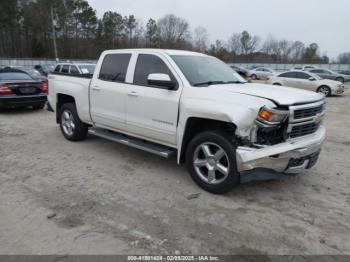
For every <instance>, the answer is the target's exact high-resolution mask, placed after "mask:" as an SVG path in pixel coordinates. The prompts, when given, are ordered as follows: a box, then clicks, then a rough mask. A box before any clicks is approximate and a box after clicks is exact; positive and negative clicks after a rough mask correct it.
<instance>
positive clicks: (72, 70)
mask: <svg viewBox="0 0 350 262" xmlns="http://www.w3.org/2000/svg"><path fill="white" fill-rule="evenodd" d="M95 67H96V65H95V64H78V63H59V64H57V65H56V67H55V69H54V72H55V73H60V74H65V75H92V74H93V73H94V71H95Z"/></svg>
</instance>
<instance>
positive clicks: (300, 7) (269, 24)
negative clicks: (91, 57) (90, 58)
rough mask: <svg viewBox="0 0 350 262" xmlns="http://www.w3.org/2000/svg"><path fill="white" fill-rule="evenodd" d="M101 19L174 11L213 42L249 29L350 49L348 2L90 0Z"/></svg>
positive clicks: (325, 48) (331, 50) (331, 52)
mask: <svg viewBox="0 0 350 262" xmlns="http://www.w3.org/2000/svg"><path fill="white" fill-rule="evenodd" d="M88 2H89V3H90V5H91V6H92V7H93V8H94V9H96V11H97V15H98V16H99V17H102V16H103V13H104V12H105V11H109V10H111V11H116V12H118V13H120V14H122V15H123V16H125V15H131V14H133V15H135V16H136V18H138V19H140V20H141V21H143V24H144V25H145V24H146V23H147V20H148V19H149V18H150V17H152V18H153V19H156V20H157V19H159V18H161V17H163V16H164V15H166V14H170V13H173V14H175V15H176V16H180V17H183V18H185V19H186V20H187V21H188V22H189V24H190V26H191V29H192V30H193V29H194V28H196V27H198V26H203V27H205V28H206V29H207V30H208V33H209V35H210V40H211V41H212V42H214V41H215V40H216V39H219V40H223V41H226V40H227V39H228V38H229V36H230V35H232V34H233V33H237V32H242V31H243V30H247V31H248V32H249V33H251V34H256V35H259V36H260V37H261V38H263V39H264V38H266V37H268V36H269V35H273V36H275V37H276V38H278V39H287V40H300V41H302V42H304V43H306V44H310V43H313V42H316V43H318V44H319V46H320V48H321V51H322V54H326V55H328V56H329V57H331V58H336V57H337V56H338V54H339V53H342V52H350V13H349V11H350V0H88Z"/></svg>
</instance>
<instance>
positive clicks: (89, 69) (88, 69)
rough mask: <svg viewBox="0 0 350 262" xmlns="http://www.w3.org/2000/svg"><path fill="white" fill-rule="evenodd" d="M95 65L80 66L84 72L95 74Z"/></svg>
mask: <svg viewBox="0 0 350 262" xmlns="http://www.w3.org/2000/svg"><path fill="white" fill-rule="evenodd" d="M95 67H96V66H95V65H79V68H80V70H81V72H82V73H83V74H93V73H94V71H95Z"/></svg>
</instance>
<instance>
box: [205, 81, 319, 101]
mask: <svg viewBox="0 0 350 262" xmlns="http://www.w3.org/2000/svg"><path fill="white" fill-rule="evenodd" d="M209 88H213V89H214V88H215V90H217V92H218V93H219V92H230V93H237V94H244V95H250V96H255V97H260V98H265V99H268V100H270V101H273V102H274V103H276V104H278V105H296V104H305V103H312V102H316V101H319V100H322V99H324V95H322V94H318V93H315V92H311V91H306V90H302V89H297V88H292V87H282V86H274V85H265V84H252V83H246V84H232V85H213V86H210V87H209Z"/></svg>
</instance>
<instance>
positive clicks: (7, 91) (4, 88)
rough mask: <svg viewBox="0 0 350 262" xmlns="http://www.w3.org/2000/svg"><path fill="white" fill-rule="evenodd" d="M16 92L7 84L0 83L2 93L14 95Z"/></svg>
mask: <svg viewBox="0 0 350 262" xmlns="http://www.w3.org/2000/svg"><path fill="white" fill-rule="evenodd" d="M12 94H14V92H13V91H12V90H11V89H10V87H9V86H8V85H6V84H0V95H12Z"/></svg>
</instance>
